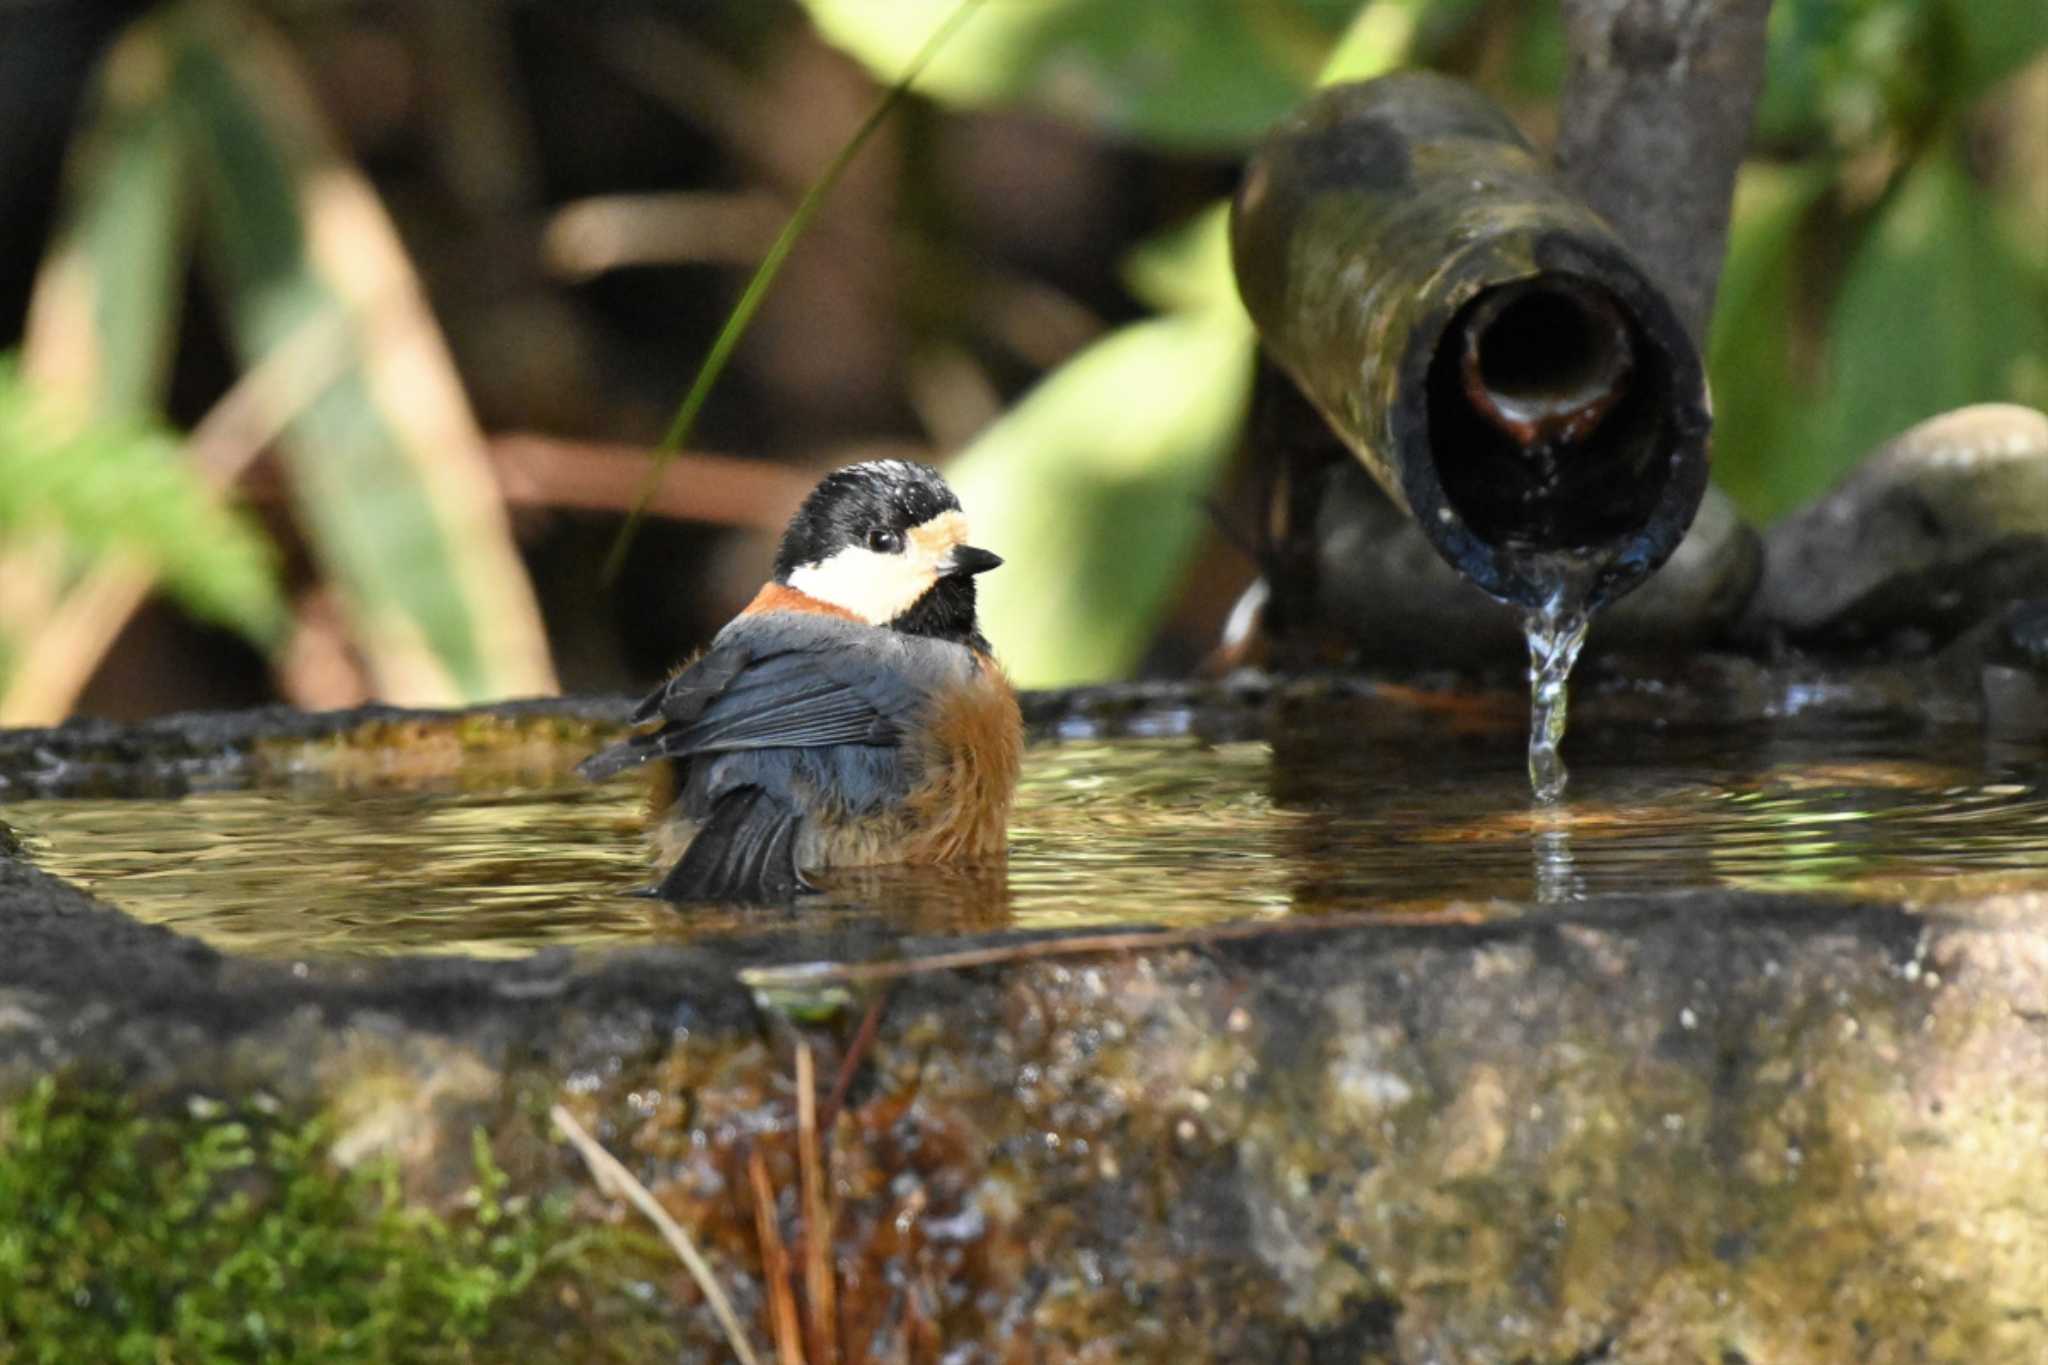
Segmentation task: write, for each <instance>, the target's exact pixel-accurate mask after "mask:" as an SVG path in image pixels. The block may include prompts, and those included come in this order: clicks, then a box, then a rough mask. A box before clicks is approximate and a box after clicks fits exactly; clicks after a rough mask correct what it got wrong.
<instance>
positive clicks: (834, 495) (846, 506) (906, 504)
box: [775, 460, 960, 582]
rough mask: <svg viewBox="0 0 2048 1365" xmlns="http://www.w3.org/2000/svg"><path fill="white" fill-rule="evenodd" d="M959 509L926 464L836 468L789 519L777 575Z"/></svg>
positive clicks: (877, 463) (780, 578) (885, 462)
mask: <svg viewBox="0 0 2048 1365" xmlns="http://www.w3.org/2000/svg"><path fill="white" fill-rule="evenodd" d="M959 510H960V499H959V498H957V497H955V496H954V495H953V490H952V489H950V488H948V487H947V486H946V481H945V479H944V478H942V477H941V476H940V474H939V471H938V470H936V469H933V468H932V467H931V466H930V465H928V464H918V463H916V462H915V461H911V460H871V461H869V462H868V463H866V464H856V465H848V466H847V467H846V468H844V469H839V470H834V471H833V472H832V473H830V474H827V475H826V476H825V477H824V478H823V479H821V480H820V481H819V483H818V486H817V487H816V488H814V489H812V490H811V495H810V496H809V497H807V498H805V499H804V504H803V506H802V507H799V508H798V509H797V512H796V515H795V516H794V517H792V518H790V522H789V529H788V530H787V531H786V532H784V533H783V536H782V548H781V549H780V550H778V551H777V552H776V555H775V577H776V579H777V580H778V581H781V582H787V581H788V580H789V576H790V574H792V573H794V572H795V571H796V570H797V569H799V568H801V567H802V566H803V565H806V564H819V563H823V562H824V561H825V560H827V559H830V558H831V557H832V556H833V555H835V554H837V553H838V552H839V551H841V550H844V549H846V548H848V547H849V546H855V545H868V544H870V543H871V540H872V538H873V537H876V536H878V535H889V534H894V535H897V536H901V535H903V534H904V533H905V532H907V531H909V530H910V528H911V527H913V526H922V525H923V524H924V523H926V522H928V521H930V520H931V519H932V518H933V517H936V516H938V515H939V514H940V513H942V512H957V511H959Z"/></svg>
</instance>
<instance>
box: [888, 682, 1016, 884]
mask: <svg viewBox="0 0 2048 1365" xmlns="http://www.w3.org/2000/svg"><path fill="white" fill-rule="evenodd" d="M980 660H981V668H980V670H979V671H978V672H976V674H975V676H974V677H973V678H972V679H971V680H970V681H969V682H968V683H967V684H966V685H965V686H963V687H959V688H955V689H953V690H951V691H949V692H946V693H944V694H942V695H940V696H938V697H936V698H934V699H933V701H932V706H931V710H930V712H929V713H928V723H927V724H926V726H925V728H924V730H923V732H922V734H921V735H920V736H919V737H918V747H919V749H920V750H921V751H922V752H921V754H920V757H921V758H922V760H923V773H924V777H923V780H922V781H921V782H920V783H919V784H918V786H917V787H916V788H915V789H914V790H913V791H912V792H911V793H910V795H909V796H908V797H907V798H906V799H905V801H904V805H905V808H906V814H907V815H908V817H909V818H908V820H907V821H906V826H907V828H906V836H907V837H906V839H905V848H904V850H903V855H902V861H904V862H910V863H949V862H984V861H990V860H993V859H998V858H1001V857H1003V856H1004V854H1005V853H1006V852H1007V851H1008V848H1009V842H1008V840H1009V826H1010V805H1011V802H1012V801H1013V800H1014V799H1015V797H1016V794H1017V774H1018V770H1019V769H1020V768H1021V767H1022V765H1023V759H1024V717H1023V715H1022V713H1021V712H1020V711H1019V710H1018V708H1017V693H1016V691H1015V689H1013V688H1012V687H1011V686H1010V680H1009V679H1008V678H1007V677H1005V676H1004V675H1003V670H1002V669H1001V667H1000V666H998V665H997V663H996V662H995V660H993V659H991V658H989V657H988V656H986V655H982V656H980Z"/></svg>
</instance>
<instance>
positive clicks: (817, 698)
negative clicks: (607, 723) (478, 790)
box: [581, 613, 971, 779]
mask: <svg viewBox="0 0 2048 1365" xmlns="http://www.w3.org/2000/svg"><path fill="white" fill-rule="evenodd" d="M954 653H957V654H958V655H959V656H960V658H959V659H955V658H953V657H952V654H954ZM967 659H968V656H967V652H966V651H965V650H964V649H960V648H959V647H957V646H953V647H945V646H940V645H938V643H937V642H935V641H923V640H916V639H913V638H910V637H906V636H901V635H898V634H897V633H895V632H892V631H888V630H883V629H881V628H878V627H875V626H868V625H862V624H859V623H856V622H850V621H842V620H839V619H837V618H833V617H824V616H818V615H812V614H807V613H777V614H764V615H761V616H751V617H741V618H740V619H739V620H738V621H735V622H734V623H733V624H732V625H730V626H728V627H726V629H725V630H724V631H722V632H720V634H719V637H718V639H717V640H716V641H714V642H713V644H712V647H711V649H710V650H709V651H708V652H707V653H706V654H705V655H704V656H703V657H702V658H700V659H699V660H697V662H696V663H694V664H692V665H691V666H690V667H689V668H686V669H684V670H683V671H682V672H681V673H679V674H677V675H676V676H675V677H674V678H672V679H670V680H669V682H668V683H666V684H664V685H663V687H662V688H661V689H660V690H658V691H657V692H656V693H655V694H654V695H653V696H651V697H649V698H648V699H647V701H645V702H643V703H642V704H641V706H640V708H639V711H638V712H636V714H637V715H644V716H645V717H646V718H647V719H650V720H651V719H653V718H655V717H656V716H659V717H661V718H662V720H663V724H662V726H661V727H660V728H659V729H658V730H655V731H653V732H652V733H649V734H644V735H637V736H635V737H633V738H631V739H628V740H625V741H622V742H621V743H619V744H615V745H613V746H612V747H611V748H609V749H606V750H604V751H603V752H601V753H599V754H596V755H594V756H593V757H591V758H590V759H588V760H586V761H585V762H584V764H583V767H582V769H581V771H582V772H583V773H584V775H585V776H587V777H590V778H593V779H602V778H605V777H609V776H611V775H612V774H614V773H617V772H620V771H623V770H624V769H626V768H629V767H632V766H634V765H635V764H638V763H644V762H646V761H647V760H649V759H652V758H689V757H692V756H695V755H698V754H713V753H731V752H734V751H737V750H745V749H808V748H820V747H824V746H828V745H836V744H858V745H871V746H877V747H893V746H895V745H896V744H898V743H899V742H900V741H901V739H902V735H903V726H904V725H905V723H906V722H907V721H908V719H909V717H910V716H911V715H912V714H913V713H914V712H915V711H916V710H917V709H918V708H919V707H920V706H922V705H923V704H924V702H925V700H926V698H927V697H929V696H930V694H931V692H932V690H933V689H934V688H936V687H938V686H939V685H941V684H942V683H944V682H945V681H947V680H949V679H951V678H953V677H957V676H959V675H960V674H962V673H963V672H964V671H965V669H966V668H967V667H971V664H969V663H968V662H967Z"/></svg>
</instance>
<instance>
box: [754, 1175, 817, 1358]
mask: <svg viewBox="0 0 2048 1365" xmlns="http://www.w3.org/2000/svg"><path fill="white" fill-rule="evenodd" d="M747 1178H748V1180H749V1181H750V1182H751V1183H752V1185H753V1187H754V1228H755V1232H756V1235H757V1236H758V1237H759V1239H760V1243H761V1277H762V1279H763V1280H764V1281H766V1283H767V1285H768V1321H769V1323H770V1324H771V1325H772V1326H773V1328H774V1332H775V1354H776V1357H777V1358H778V1359H779V1360H780V1361H781V1362H782V1365H805V1361H804V1343H803V1329H802V1328H801V1327H800V1326H799V1325H798V1323H797V1316H796V1292H795V1290H794V1289H793V1288H792V1286H791V1285H790V1278H789V1277H790V1265H789V1248H788V1246H786V1245H785V1244H784V1243H783V1240H782V1228H781V1225H780V1224H779V1223H778V1221H777V1220H776V1217H775V1187H774V1186H773V1185H771V1184H770V1183H769V1181H768V1162H767V1159H766V1158H764V1157H763V1156H762V1155H761V1149H760V1148H758V1147H756V1148H754V1149H752V1150H750V1151H749V1152H748V1153H747Z"/></svg>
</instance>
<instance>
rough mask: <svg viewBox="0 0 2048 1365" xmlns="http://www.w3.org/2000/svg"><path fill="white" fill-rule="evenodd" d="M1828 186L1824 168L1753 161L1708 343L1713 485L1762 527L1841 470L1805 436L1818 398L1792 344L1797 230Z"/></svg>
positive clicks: (1739, 198) (1739, 197) (1740, 191)
mask: <svg viewBox="0 0 2048 1365" xmlns="http://www.w3.org/2000/svg"><path fill="white" fill-rule="evenodd" d="M1827 185H1828V178H1827V174H1826V172H1825V171H1824V170H1823V169H1820V168H1818V167H1805V168H1801V169H1797V170H1794V169H1788V168H1784V167H1777V166H1770V165H1765V164H1761V163H1752V164H1751V165H1749V166H1747V167H1745V168H1744V170H1743V172H1742V177H1741V180H1740V181H1739V182H1738V184H1737V187H1736V191H1735V212H1734V219H1733V223H1732V225H1731V227H1730V230H1729V235H1728V260H1727V264H1726V265H1725V266H1724V267H1723V268H1722V272H1721V286H1720V293H1719V296H1718V298H1717V301H1716V303H1715V309H1714V326H1713V334H1712V336H1711V337H1710V339H1709V342H1708V347H1707V357H1708V368H1709V371H1710V373H1711V374H1712V376H1713V393H1714V480H1715V482H1717V483H1719V484H1720V485H1721V487H1722V488H1723V489H1724V490H1725V491H1726V492H1727V493H1728V494H1729V496H1731V497H1733V498H1734V499H1735V501H1736V502H1737V504H1739V505H1740V506H1741V508H1742V510H1743V511H1744V512H1745V513H1746V514H1748V516H1749V517H1750V518H1751V519H1752V520H1756V521H1765V522H1767V521H1770V520H1771V519H1773V518H1774V517H1777V516H1780V515H1782V514H1783V513H1785V512H1787V511H1790V510H1791V509H1792V508H1793V507H1794V506H1796V505H1797V504H1798V503H1799V502H1800V501H1802V500H1803V499H1804V498H1806V497H1807V496H1808V495H1810V494H1812V493H1814V492H1817V491H1819V489H1820V487H1822V486H1825V484H1826V482H1827V480H1828V477H1829V473H1830V471H1831V470H1832V469H1833V468H1834V465H1833V463H1832V462H1831V461H1827V460H1825V459H1820V458H1819V452H1817V451H1816V449H1815V447H1814V446H1813V443H1812V442H1811V440H1810V439H1807V437H1806V433H1807V432H1808V431H1809V430H1810V428H1811V425H1812V422H1811V406H1812V402H1813V397H1814V395H1813V393H1812V392H1811V386H1810V385H1807V386H1802V385H1800V384H1799V383H1798V381H1797V379H1796V377H1795V372H1794V366H1793V345H1792V338H1793V332H1794V330H1795V327H1796V321H1797V320H1796V318H1795V316H1794V310H1795V307H1796V302H1797V300H1796V285H1797V281H1798V276H1799V268H1798V262H1799V245H1800V241H1799V228H1800V225H1801V223H1802V221H1803V220H1804V219H1805V218H1806V215H1807V213H1808V211H1809V210H1810V209H1811V208H1812V207H1813V204H1814V201H1815V200H1816V199H1817V198H1818V197H1819V196H1820V194H1821V192H1822V191H1824V190H1825V189H1826V188H1827ZM1809 466H1817V467H1814V468H1809Z"/></svg>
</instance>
